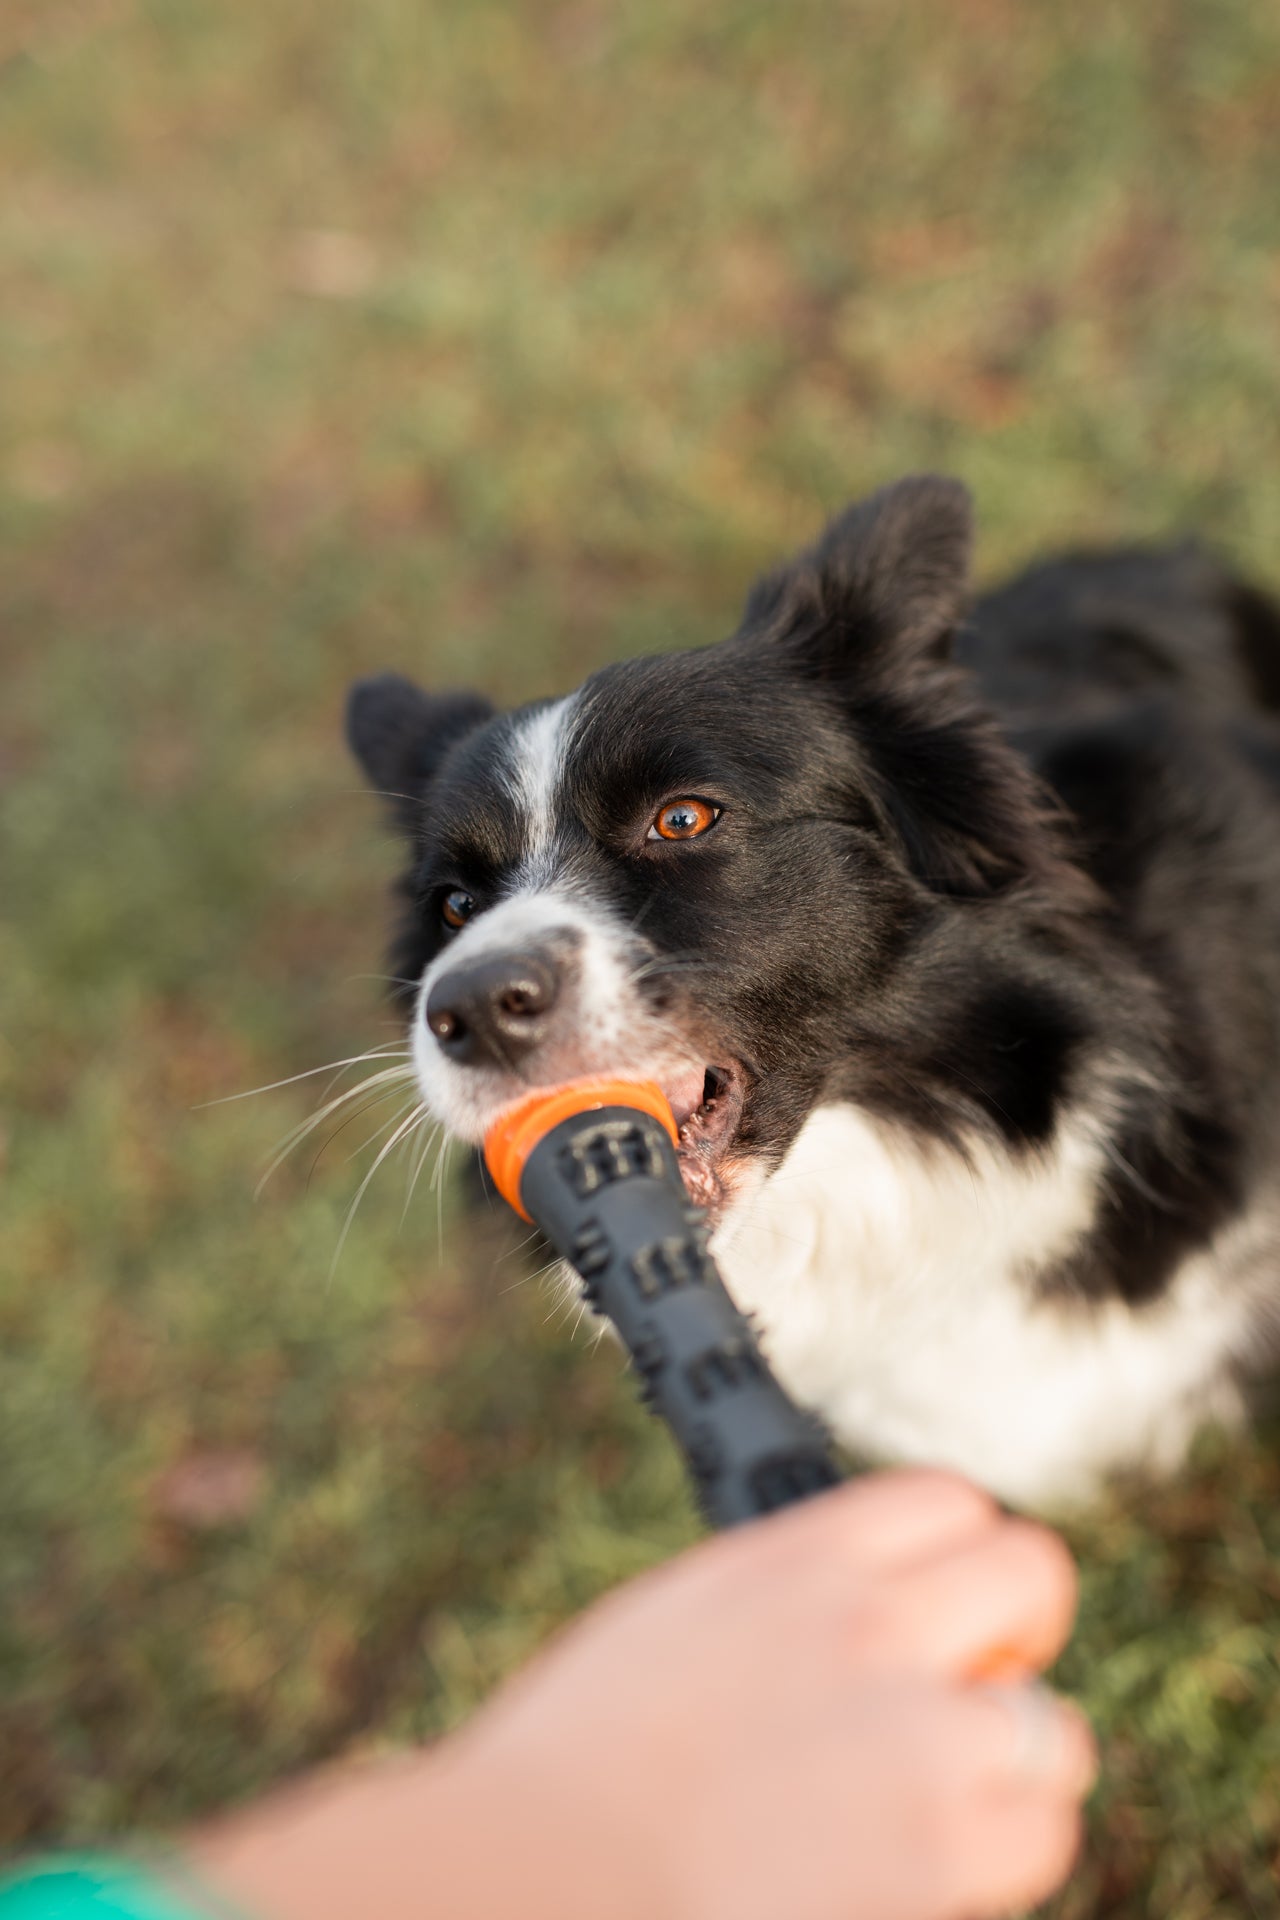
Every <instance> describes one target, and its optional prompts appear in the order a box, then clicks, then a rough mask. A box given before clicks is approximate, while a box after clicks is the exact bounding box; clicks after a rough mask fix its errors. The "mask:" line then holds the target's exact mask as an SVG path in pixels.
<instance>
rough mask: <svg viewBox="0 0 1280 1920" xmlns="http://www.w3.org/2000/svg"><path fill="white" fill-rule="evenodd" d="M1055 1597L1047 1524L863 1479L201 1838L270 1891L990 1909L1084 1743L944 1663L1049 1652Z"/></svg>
mask: <svg viewBox="0 0 1280 1920" xmlns="http://www.w3.org/2000/svg"><path fill="white" fill-rule="evenodd" d="M1074 1602H1075V1581H1074V1573H1073V1569H1072V1566H1071V1562H1070V1559H1069V1558H1068V1555H1067V1553H1066V1550H1065V1548H1064V1547H1063V1546H1062V1545H1061V1543H1060V1542H1059V1541H1058V1540H1057V1539H1056V1537H1055V1536H1054V1535H1052V1534H1050V1533H1047V1532H1045V1531H1044V1530H1043V1529H1042V1528H1039V1527H1036V1526H1033V1525H1031V1524H1029V1523H1027V1522H1024V1521H1020V1520H1014V1519H1009V1518H1007V1517H1006V1516H1004V1515H1002V1514H1001V1513H1000V1512H999V1511H998V1510H997V1509H996V1508H995V1507H994V1506H993V1504H992V1503H991V1501H990V1500H988V1499H987V1498H986V1496H985V1495H983V1494H981V1493H979V1492H978V1491H977V1490H976V1489H974V1488H972V1487H970V1486H968V1485H967V1484H966V1483H964V1482H962V1481H959V1480H956V1479H953V1478H952V1477H950V1476H948V1475H943V1474H938V1473H920V1472H903V1473H894V1474H883V1475H879V1476H876V1477H873V1478H869V1479H864V1480H862V1481H861V1482H858V1483H855V1484H853V1485H850V1486H848V1487H844V1488H840V1489H838V1490H836V1491H835V1492H833V1493H830V1494H826V1495H823V1496H822V1497H821V1498H819V1499H817V1500H813V1501H809V1502H807V1503H805V1504H804V1505H803V1506H801V1507H797V1508H794V1509H791V1510H790V1511H788V1512H786V1513H784V1514H779V1515H777V1516H775V1517H773V1518H771V1519H769V1520H764V1521H759V1522H756V1523H754V1524H752V1525H750V1526H748V1527H744V1528H742V1529H739V1530H738V1531H736V1532H734V1533H732V1534H729V1535H724V1536H721V1537H719V1538H717V1539H715V1540H712V1541H709V1542H707V1543H706V1544H704V1545H703V1546H700V1547H698V1548H695V1549H694V1550H693V1551H692V1552H690V1553H688V1554H685V1555H684V1556H682V1557H681V1558H680V1559H678V1560H676V1561H675V1562H673V1563H671V1564H670V1565H668V1566H665V1567H663V1568H661V1569H659V1570H658V1571H656V1572H654V1573H652V1574H649V1575H647V1576H646V1577H644V1578H643V1579H640V1580H637V1581H634V1582H632V1583H631V1584H630V1585H629V1586H627V1587H624V1588H622V1589H620V1590H619V1591H618V1592H616V1593H615V1594H613V1595H611V1596H610V1597H609V1598H608V1599H606V1600H605V1601H603V1602H601V1603H600V1604H599V1605H598V1606H596V1607H595V1608H594V1609H593V1610H592V1611H591V1612H590V1613H589V1614H588V1615H587V1616H586V1617H585V1618H584V1619H583V1620H581V1621H579V1622H577V1623H576V1624H575V1625H574V1626H572V1627H571V1628H569V1629H568V1630H566V1632H565V1633H564V1634H563V1635H562V1636H561V1637H560V1638H559V1639H558V1640H557V1641H555V1642H554V1643H553V1644H552V1645H551V1646H550V1647H549V1648H548V1649H547V1650H545V1651H544V1652H543V1654H542V1655H540V1656H539V1657H538V1658H537V1659H536V1660H535V1661H534V1662H533V1663H532V1664H531V1665H530V1667H528V1668H527V1669H526V1670H525V1671H524V1672H523V1673H522V1674H521V1675H520V1676H519V1677H518V1678H517V1679H516V1680H515V1681H514V1682H512V1683H510V1684H509V1685H508V1686H507V1687H506V1688H505V1689H503V1690H502V1691H501V1692H500V1693H499V1694H498V1695H497V1696H496V1698H495V1699H494V1700H493V1701H492V1702H491V1703H490V1704H489V1706H488V1707H486V1708H485V1709H484V1710H483V1711H482V1712H481V1713H480V1714H478V1715H477V1716H476V1718H475V1719H474V1720H473V1721H472V1722H471V1723H470V1724H469V1726H468V1727H466V1728H465V1729H464V1730H463V1731H462V1732H460V1733H458V1734H455V1735H454V1736H452V1737H451V1738H450V1739H449V1740H446V1741H445V1742H443V1743H442V1744H441V1745H440V1746H439V1747H438V1748H437V1749H435V1750H434V1751H433V1752H431V1753H430V1754H428V1755H427V1756H425V1757H421V1758H418V1759H415V1760H412V1761H409V1762H407V1763H400V1764H399V1765H396V1766H393V1767H391V1768H389V1769H387V1770H385V1771H381V1770H378V1771H374V1772H373V1773H372V1774H370V1775H369V1776H367V1777H365V1778H364V1779H358V1778H357V1779H354V1780H348V1781H345V1782H344V1781H338V1782H336V1783H334V1784H331V1785H330V1786H329V1787H328V1789H327V1792H321V1793H320V1794H319V1795H315V1794H313V1795H312V1796H311V1797H310V1799H308V1798H307V1797H306V1796H304V1798H303V1801H302V1803H301V1804H300V1805H297V1804H295V1807H294V1809H293V1811H292V1816H291V1817H290V1814H289V1812H288V1811H287V1810H286V1811H283V1812H281V1811H277V1813H276V1815H275V1816H274V1825H273V1820H272V1816H270V1815H269V1814H267V1815H261V1816H259V1817H258V1819H257V1822H256V1825H255V1822H254V1818H253V1816H250V1819H249V1821H248V1823H247V1827H246V1829H245V1830H243V1831H241V1832H240V1833H239V1834H237V1831H236V1829H235V1827H234V1826H233V1827H232V1829H231V1830H230V1831H229V1832H228V1833H227V1834H226V1835H225V1836H219V1835H217V1834H216V1833H215V1834H214V1835H213V1837H212V1839H211V1841H210V1842H209V1843H208V1846H207V1847H206V1848H205V1849H204V1853H203V1859H204V1864H205V1865H206V1867H208V1868H210V1869H211V1871H212V1872H213V1873H214V1875H215V1877H217V1878H218V1879H219V1880H220V1881H221V1883H222V1884H223V1886H224V1887H225V1888H226V1890H227V1891H230V1892H231V1893H232V1894H233V1895H239V1896H240V1897H242V1898H243V1899H245V1900H247V1901H249V1902H251V1903H253V1904H255V1905H258V1906H259V1907H260V1909H261V1911H263V1912H264V1913H270V1914H275V1915H278V1916H279V1920H293V1917H294V1916H295V1915H297V1916H298V1920H302V1917H303V1916H306V1920H328V1916H329V1915H334V1916H335V1917H336V1916H337V1915H339V1914H346V1915H349V1914H350V1913H353V1912H358V1911H370V1912H372V1911H375V1910H376V1911H378V1912H379V1913H380V1914H382V1915H383V1916H384V1920H392V1916H394V1915H396V1914H398V1913H401V1912H403V1913H405V1914H408V1913H409V1912H411V1911H412V1912H414V1913H416V1914H421V1913H423V1912H426V1911H431V1912H439V1913H445V1912H448V1913H449V1914H450V1916H451V1920H473V1917H474V1920H479V1917H480V1916H484V1920H500V1917H501V1916H504V1915H506V1914H511V1915H513V1916H514V1915H515V1914H517V1913H519V1914H520V1916H521V1920H541V1916H543V1915H545V1916H547V1917H548V1920H550V1917H551V1916H555V1920H575V1917H576V1916H577V1915H578V1914H582V1915H584V1916H586V1915H590V1916H591V1920H641V1916H644V1920H654V1917H655V1916H662V1920H779V1916H781V1915H785V1916H786V1920H852V1917H853V1916H857V1920H961V1916H964V1920H976V1917H977V1916H981V1915H996V1914H999V1913H1003V1912H1007V1911H1008V1910H1009V1909H1011V1908H1013V1907H1016V1906H1020V1905H1028V1904H1031V1903H1032V1902H1034V1901H1036V1900H1038V1899H1041V1898H1042V1897H1043V1896H1044V1895H1046V1894H1047V1893H1048V1892H1050V1891H1051V1889H1052V1888H1053V1887H1054V1886H1056V1885H1057V1884H1058V1883H1059V1882H1060V1881H1061V1880H1062V1878H1063V1877H1064V1876H1065V1874H1066V1873H1067V1871H1068V1870H1069V1868H1070V1865H1071V1862H1072V1860H1073V1858H1074V1856H1075V1852H1076V1848H1077V1844H1078V1833H1079V1805H1080V1802H1081V1800H1082V1798H1083V1796H1084V1795H1085V1794H1086V1792H1087V1791H1088V1788H1089V1786H1090V1783H1091V1781H1092V1777H1093V1767H1094V1759H1093V1746H1092V1741H1091V1739H1090V1736H1089V1734H1088V1731H1087V1729H1086V1727H1085V1724H1084V1722H1083V1720H1082V1719H1081V1717H1080V1716H1079V1714H1078V1713H1077V1712H1076V1711H1075V1710H1074V1709H1072V1708H1069V1707H1067V1706H1066V1705H1064V1704H1062V1703H1060V1702H1057V1701H1055V1700H1053V1699H1052V1697H1051V1696H1049V1695H1048V1694H1045V1693H1044V1692H1043V1691H1042V1690H1040V1689H1038V1688H1037V1689H1032V1688H1030V1687H1028V1686H1025V1685H1023V1686H1014V1687H1010V1686H1003V1687H992V1686H988V1685H983V1684H974V1683H973V1682H972V1681H971V1680H970V1679H969V1678H968V1677H967V1676H969V1675H971V1674H972V1673H973V1672H974V1671H975V1670H976V1669H977V1668H979V1667H980V1666H981V1664H982V1661H983V1659H984V1657H985V1656H986V1655H987V1654H988V1653H989V1651H990V1650H991V1649H992V1648H993V1647H997V1646H1009V1645H1017V1646H1020V1647H1023V1648H1025V1649H1028V1650H1029V1651H1030V1652H1031V1657H1032V1658H1033V1660H1034V1662H1035V1664H1037V1665H1043V1664H1047V1663H1048V1661H1049V1660H1051V1659H1052V1658H1053V1656H1054V1655H1055V1654H1056V1653H1057V1651H1058V1650H1059V1648H1060V1647H1061V1645H1062V1643H1063V1642H1064V1640H1065V1638H1066V1635H1067V1632H1068V1630H1069V1627H1070V1623H1071V1618H1072V1614H1073V1611H1074ZM264 1823H265V1824H264ZM304 1882H305V1883H306V1884H305V1885H304Z"/></svg>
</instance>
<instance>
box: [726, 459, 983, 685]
mask: <svg viewBox="0 0 1280 1920" xmlns="http://www.w3.org/2000/svg"><path fill="white" fill-rule="evenodd" d="M972 547H973V507H972V502H971V499H970V496H969V490H968V488H967V487H964V486H962V485H961V483H960V482H959V481H958V480H948V479H945V478H944V477H943V476H942V475H940V474H936V473H922V474H913V475H912V476H910V477H909V478H908V479H906V480H899V481H898V482H897V483H896V484H895V485H894V486H891V487H884V488H882V490H881V491H880V492H879V493H873V494H872V495H871V497H870V499H868V500H860V501H858V502H857V503H856V504H855V505H853V506H851V507H846V509H845V511H844V512H843V513H841V514H839V515H837V517H836V518H835V519H834V520H833V521H832V522H831V523H830V525H829V526H828V527H827V529H826V531H825V532H824V533H823V535H822V537H821V539H820V540H818V542H817V544H816V545H815V546H813V547H811V548H809V549H808V551H807V552H805V553H802V554H801V555H800V556H799V558H798V559H796V560H794V561H792V562H791V564H790V565H789V566H786V567H782V568H779V570H778V571H777V572H776V573H773V574H770V575H769V576H768V577H767V578H766V579H764V580H761V581H760V582H759V583H758V584H757V585H756V586H755V587H754V588H753V590H752V593H751V596H750V598H749V600H748V602H747V612H746V624H747V626H749V627H755V628H760V627H765V628H772V629H774V631H775V632H776V633H778V634H780V635H785V636H787V637H788V638H790V639H791V640H792V641H793V643H794V644H797V645H798V646H799V647H800V648H802V649H805V650H806V651H807V654H808V664H809V666H810V668H811V670H812V671H814V672H815V673H816V674H818V675H819V676H820V677H822V678H827V677H831V676H840V675H842V674H843V673H844V672H846V671H847V670H848V669H849V668H850V667H851V666H852V667H855V668H857V669H860V670H861V671H862V672H864V673H865V672H867V671H869V670H871V669H873V668H875V667H881V668H887V667H890V666H892V667H893V669H894V670H895V673H896V674H897V675H898V676H901V674H903V673H904V672H909V671H910V669H911V668H912V667H913V666H915V665H919V664H924V663H926V662H929V661H931V660H938V659H941V658H944V657H945V655H946V653H947V651H948V648H949V643H950V639H951V635H952V634H953V632H954V631H955V628H956V626H957V624H958V622H959V620H960V618H961V616H962V614H963V611H964V601H965V593H966V589H967V586H968V579H969V558H970V554H971V551H972Z"/></svg>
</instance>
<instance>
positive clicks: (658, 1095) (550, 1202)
mask: <svg viewBox="0 0 1280 1920" xmlns="http://www.w3.org/2000/svg"><path fill="white" fill-rule="evenodd" d="M676 1139H677V1134H676V1124H675V1119H674V1117H673V1115H672V1112H671V1108H670V1105H669V1104H668V1101H667V1098H666V1095H665V1094H664V1093H663V1091H662V1089H661V1088H660V1087H658V1086H656V1085H654V1084H653V1083H652V1082H651V1081H640V1082H628V1081H616V1080H597V1079H592V1080H577V1081H573V1082H571V1083H570V1084H569V1085H567V1086H563V1087H557V1088H554V1089H552V1090H551V1091H546V1090H543V1091H541V1092H539V1093H535V1094H533V1095H531V1096H530V1098H529V1099H527V1100H525V1101H522V1102H521V1103H520V1104H519V1105H518V1106H515V1107H511V1108H508V1110H507V1111H506V1112H505V1113H504V1114H503V1115H502V1116H501V1117H500V1118H499V1120H498V1121H497V1123H496V1124H495V1126H494V1127H493V1129H492V1130H491V1132H490V1133H489V1136H488V1138H487V1140H486V1141H485V1159H486V1161H487V1163H488V1167H489V1171H490V1173H491V1174H492V1176H493V1180H494V1184H495V1185H496V1187H497V1188H498V1191H499V1192H500V1193H501V1194H502V1196H503V1198H504V1199H506V1200H508V1201H509V1202H510V1204H511V1205H512V1206H513V1207H514V1208H515V1209H516V1211H517V1212H518V1213H521V1214H523V1216H524V1218H525V1219H526V1220H530V1221H533V1222H536V1224H537V1225H538V1226H539V1227H540V1228H541V1229H542V1231H543V1233H544V1234H545V1235H546V1236H547V1239H548V1240H549V1241H550V1242H551V1244H552V1246H553V1247H554V1248H555V1250H556V1252H557V1253H559V1254H560V1255H561V1256H562V1257H563V1258H564V1259H566V1260H567V1261H568V1262H569V1264H570V1266H572V1267H573V1268H575V1269H576V1271H577V1272H578V1274H579V1275H580V1276H581V1278H582V1283H583V1289H584V1291H585V1293H586V1297H587V1299H588V1301H589V1302H590V1303H591V1305H592V1306H594V1307H598V1308H599V1309H600V1311H601V1312H603V1313H605V1314H607V1315H608V1317H609V1319H610V1320H612V1322H613V1324H614V1326H615V1327H616V1328H617V1330H618V1333H619V1335H620V1337H621V1339H622V1342H623V1344H624V1346H625V1347H626V1348H627V1351H628V1353H629V1354H630V1356H631V1359H632V1362H633V1364H634V1366H635V1368H636V1371H637V1373H638V1374H639V1375H640V1378H641V1381H642V1383H643V1385H642V1391H643V1393H644V1396H645V1399H646V1400H647V1402H648V1404H649V1406H650V1407H651V1408H652V1409H653V1411H654V1412H655V1413H658V1414H659V1415H661V1417H662V1418H663V1419H664V1420H665V1421H666V1423H667V1425H668V1426H669V1427H670V1429H671V1431H672V1433H673V1434H674V1436H675V1439H676V1442H677V1444H678V1446H679V1447H680V1450H681V1452H682V1454H683V1455H684V1459H685V1463H686V1465H687V1466H688V1469H689V1473H690V1475H691V1477H692V1480H693V1484H694V1487H695V1489H696V1491H697V1495H698V1500H699V1503H700V1505H701V1506H702V1509H703V1511H704V1513H705V1514H706V1517H707V1519H708V1520H709V1521H710V1523H711V1524H712V1526H716V1527H727V1526H732V1525H734V1524H735V1523H736V1522H738V1521H741V1520H750V1519H753V1518H754V1517H755V1516H757V1515H759V1514H763V1513H770V1512H772V1511H773V1510H774V1509H775V1508H777V1507H782V1506H787V1505H788V1504H789V1503H790V1502H791V1501H793V1500H802V1499H804V1498H805V1496H806V1495H808V1494H811V1493H818V1492H820V1491H821V1489H822V1488H824V1487H829V1486H832V1485H834V1483H835V1482H836V1481H837V1480H838V1479H839V1478H840V1477H841V1476H840V1472H839V1469H838V1468H837V1466H836V1464H835V1461H834V1459H833V1458H832V1455H831V1449H830V1445H829V1442H828V1440H827V1436H826V1434H825V1432H824V1430H823V1429H822V1427H821V1426H820V1425H819V1424H818V1422H817V1421H816V1420H814V1419H813V1418H812V1417H811V1416H810V1415H809V1414H807V1413H803V1412H802V1411H801V1410H800V1408H799V1407H797V1406H796V1405H795V1403H794V1402H793V1401H792V1400H790V1399H789V1398H788V1397H787V1395H786V1394H785V1393H784V1392H783V1390H782V1388H781V1386H780V1385H779V1384H778V1382H777V1380H776V1379H775V1378H774V1376H773V1374H772V1372H771V1371H770V1369H769V1365H768V1363H767V1361H766V1360H765V1358H764V1355H763V1354H762V1353H761V1351H760V1345H759V1342H758V1341H757V1339H756V1337H755V1333H754V1331H753V1330H752V1327H751V1323H750V1321H749V1320H748V1319H747V1317H746V1315H745V1314H743V1313H740V1312H739V1310H738V1308H737V1307H736V1306H735V1305H734V1303H733V1301H732V1300H731V1299H730V1297H729V1294H728V1292H727V1291H726V1289H725V1285H724V1282H723V1280H722V1279H721V1278H720V1275H719V1272H718V1271H717V1269H716V1264H715V1261H714V1260H713V1259H712V1257H711V1254H710V1251H709V1250H708V1245H707V1241H708V1230H707V1225H706V1222H705V1220H704V1218H703V1215H702V1213H701V1212H700V1210H699V1209H698V1208H697V1207H695V1206H694V1205H693V1204H692V1203H691V1201H690V1200H689V1198H688V1195H687V1194H686V1192H685V1188H684V1182H683V1180H682V1179H681V1177H680V1166H679V1162H678V1161H677V1159H676V1151H675V1149H676Z"/></svg>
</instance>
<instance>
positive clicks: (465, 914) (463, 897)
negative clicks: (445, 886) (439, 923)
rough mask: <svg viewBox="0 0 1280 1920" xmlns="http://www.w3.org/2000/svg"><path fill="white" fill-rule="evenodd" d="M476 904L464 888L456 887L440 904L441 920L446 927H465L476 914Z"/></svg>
mask: <svg viewBox="0 0 1280 1920" xmlns="http://www.w3.org/2000/svg"><path fill="white" fill-rule="evenodd" d="M475 909H476V903H475V901H474V900H473V899H472V897H471V895H470V894H469V893H467V892H466V891H465V890H464V889H463V888H462V887H454V889H453V891H452V892H451V893H446V895H445V897H444V899H443V900H442V901H441V902H440V918H441V919H442V920H443V921H444V923H445V925H446V927H465V926H466V924H467V921H468V920H469V919H470V918H471V916H472V914H473V913H474V912H475Z"/></svg>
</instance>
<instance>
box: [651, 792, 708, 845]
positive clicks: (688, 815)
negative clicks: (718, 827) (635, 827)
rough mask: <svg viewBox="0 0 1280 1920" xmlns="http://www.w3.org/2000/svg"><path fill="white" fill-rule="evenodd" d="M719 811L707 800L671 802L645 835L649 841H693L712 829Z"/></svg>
mask: <svg viewBox="0 0 1280 1920" xmlns="http://www.w3.org/2000/svg"><path fill="white" fill-rule="evenodd" d="M720 814H721V809H720V808H719V807H713V806H712V804H711V802H710V801H709V800H672V801H671V803H670V804H669V805H668V806H665V807H664V808H663V809H662V812H661V813H660V814H659V815H658V816H657V818H656V819H655V820H654V822H653V824H652V825H651V826H650V828H649V832H648V834H647V835H646V838H647V839H650V840H695V839H696V838H697V836H698V835H699V834H700V833H705V832H706V830H707V828H708V827H714V825H715V823H716V821H717V820H718V819H719V818H720Z"/></svg>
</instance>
